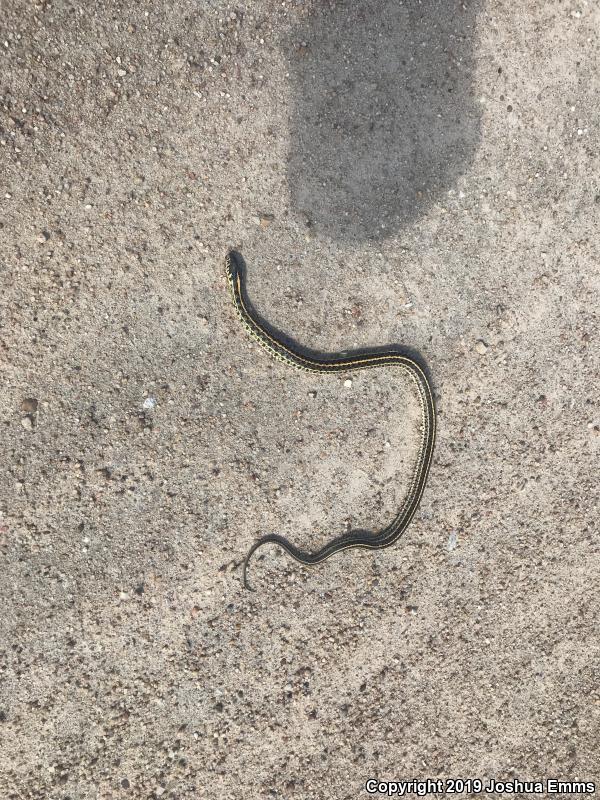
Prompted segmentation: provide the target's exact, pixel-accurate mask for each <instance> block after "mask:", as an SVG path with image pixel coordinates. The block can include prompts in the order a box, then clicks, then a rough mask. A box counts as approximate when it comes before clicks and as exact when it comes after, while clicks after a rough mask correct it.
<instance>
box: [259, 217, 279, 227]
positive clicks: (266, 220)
mask: <svg viewBox="0 0 600 800" xmlns="http://www.w3.org/2000/svg"><path fill="white" fill-rule="evenodd" d="M274 219H275V217H274V216H273V215H272V214H261V215H260V217H259V218H258V224H259V225H260V227H261V228H268V227H269V225H270V224H271V223H272V222H273V220H274Z"/></svg>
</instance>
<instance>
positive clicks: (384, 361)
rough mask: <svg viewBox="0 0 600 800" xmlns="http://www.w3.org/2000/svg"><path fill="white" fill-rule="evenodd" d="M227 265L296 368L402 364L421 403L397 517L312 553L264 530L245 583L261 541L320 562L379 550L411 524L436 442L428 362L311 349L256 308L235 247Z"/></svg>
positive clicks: (263, 332)
mask: <svg viewBox="0 0 600 800" xmlns="http://www.w3.org/2000/svg"><path fill="white" fill-rule="evenodd" d="M225 271H226V275H227V280H228V282H229V285H230V287H231V291H232V295H233V302H234V305H235V309H236V311H237V313H238V316H239V318H240V319H241V321H242V323H243V325H244V327H245V328H246V331H247V332H248V333H249V334H250V336H252V338H254V339H255V340H256V341H258V342H259V343H260V344H261V345H262V347H264V348H265V349H266V350H268V352H269V353H270V354H271V356H273V358H276V359H277V360H278V361H283V362H284V363H286V364H288V365H289V366H292V367H295V368H296V369H301V370H305V371H307V372H317V373H320V374H322V373H328V374H330V373H346V372H356V371H357V370H363V369H371V368H373V367H398V368H400V369H401V370H402V371H403V372H404V373H405V374H406V375H408V376H409V377H410V378H411V379H412V381H413V383H414V385H415V386H416V388H417V392H418V396H419V402H420V405H421V426H420V433H421V438H420V444H419V450H418V453H417V457H416V460H415V463H414V468H413V471H412V477H411V482H410V486H409V489H408V492H407V494H406V496H405V498H404V500H403V502H402V505H401V507H400V509H399V511H398V513H397V514H396V516H395V518H394V519H393V520H392V522H391V523H390V524H389V525H388V526H387V527H386V528H384V529H383V530H381V531H379V532H378V533H376V534H369V533H365V532H364V531H350V532H349V533H346V534H343V535H342V536H338V537H337V538H335V539H333V540H331V541H330V542H328V543H327V544H326V545H324V546H323V547H322V548H321V549H320V550H316V551H315V552H313V553H310V552H306V551H304V550H300V549H299V548H298V547H296V546H295V545H294V544H292V543H291V542H289V541H288V540H287V539H286V538H285V537H283V536H279V535H278V534H268V535H267V536H262V537H261V538H260V539H257V541H256V542H254V544H253V545H252V547H251V548H250V550H249V551H248V554H247V556H246V559H245V561H244V567H243V584H244V587H245V588H246V589H250V586H249V585H248V580H247V569H248V563H249V561H250V558H251V557H252V555H253V554H254V553H255V552H256V550H257V549H258V548H259V547H262V546H263V545H266V544H277V545H279V546H280V547H282V548H283V549H284V550H285V551H286V552H287V553H289V555H290V556H292V558H294V559H296V561H298V562H300V563H301V564H306V565H313V564H319V563H320V562H321V561H325V559H327V558H330V557H331V556H333V555H335V554H336V553H339V552H341V551H342V550H348V549H350V548H352V547H362V548H365V549H368V550H379V549H381V548H384V547H389V546H390V545H392V544H394V543H395V542H396V541H397V540H398V539H399V537H400V536H401V535H402V534H403V533H404V531H405V530H406V528H407V527H408V525H409V524H410V521H411V520H412V518H413V517H414V515H415V512H416V510H417V508H418V506H419V502H420V500H421V497H422V495H423V491H424V489H425V484H426V482H427V476H428V473H429V467H430V465H431V459H432V455H433V448H434V444H435V427H436V415H435V405H434V401H433V394H432V391H431V386H430V384H429V381H428V379H427V376H426V374H425V372H424V371H423V368H422V367H421V366H420V365H419V364H418V363H417V362H416V361H415V360H414V359H413V358H410V357H409V356H407V355H405V354H404V353H402V352H400V351H399V350H395V349H393V348H390V349H386V350H381V351H372V352H368V353H360V354H345V353H340V354H337V355H331V356H326V357H325V356H319V357H316V356H313V355H306V354H304V353H302V352H300V351H299V349H296V348H295V347H294V346H293V345H291V344H290V343H287V342H284V341H282V340H281V339H280V338H278V337H277V336H276V335H275V334H274V333H273V332H272V331H270V330H268V329H267V328H266V327H265V325H264V324H263V323H262V322H261V321H260V320H259V319H258V318H257V316H256V314H255V313H254V312H253V311H252V310H251V307H250V304H249V302H248V297H247V294H246V289H245V281H244V276H243V270H242V262H241V260H239V256H238V255H237V254H236V253H235V252H234V251H230V252H229V253H227V256H226V257H225Z"/></svg>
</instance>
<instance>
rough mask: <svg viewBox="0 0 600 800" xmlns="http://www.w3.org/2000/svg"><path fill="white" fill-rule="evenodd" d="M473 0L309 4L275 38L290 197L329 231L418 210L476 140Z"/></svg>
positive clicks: (452, 176)
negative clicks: (283, 74) (283, 81)
mask: <svg viewBox="0 0 600 800" xmlns="http://www.w3.org/2000/svg"><path fill="white" fill-rule="evenodd" d="M481 2H482V0H474V1H473V0H465V1H464V2H460V1H459V0H421V2H419V1H418V0H405V2H401V1H400V0H396V1H395V2H394V0H348V2H338V3H328V4H326V5H325V4H322V5H321V6H318V7H317V9H316V10H315V11H313V12H312V13H311V14H310V16H308V17H307V19H306V20H305V21H304V22H303V23H302V24H301V25H299V26H297V27H296V28H295V29H294V30H293V31H292V32H291V34H290V36H289V39H288V41H287V42H286V49H287V56H288V63H289V70H290V80H291V82H292V87H293V110H292V115H291V120H290V125H291V135H290V155H289V166H288V180H289V185H290V190H291V195H292V202H293V206H294V207H295V208H296V210H297V211H298V212H300V213H303V214H304V215H305V217H306V220H307V223H308V224H313V225H314V226H315V228H316V229H317V230H319V231H321V232H323V233H325V234H326V235H327V236H329V237H331V238H333V239H347V238H351V239H352V238H357V239H379V238H383V237H386V236H388V235H390V234H391V233H393V232H397V231H398V230H399V229H400V228H401V227H402V226H404V225H406V224H408V223H410V222H413V221H414V220H415V219H417V218H419V216H421V215H422V214H423V213H424V212H425V211H426V209H427V208H428V206H429V205H431V203H433V202H434V201H435V199H436V197H438V196H439V195H440V194H441V193H442V192H444V191H447V190H448V189H449V188H451V187H452V185H453V183H454V182H455V180H456V178H457V177H458V176H459V175H460V174H461V173H462V172H464V170H465V169H466V167H467V166H468V164H469V163H470V161H471V159H472V158H473V154H474V153H475V150H476V148H477V144H478V141H479V128H480V110H479V107H478V103H477V102H476V100H475V98H474V97H473V96H472V93H471V82H472V74H473V69H474V56H473V48H474V46H475V41H476V39H475V35H476V32H475V22H476V15H477V12H478V10H479V8H480V6H481Z"/></svg>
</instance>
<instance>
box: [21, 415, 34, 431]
mask: <svg viewBox="0 0 600 800" xmlns="http://www.w3.org/2000/svg"><path fill="white" fill-rule="evenodd" d="M21 425H22V426H23V427H24V428H25V430H26V431H31V430H33V420H32V419H31V417H21Z"/></svg>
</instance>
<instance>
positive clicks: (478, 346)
mask: <svg viewBox="0 0 600 800" xmlns="http://www.w3.org/2000/svg"><path fill="white" fill-rule="evenodd" d="M475 350H477V352H478V353H479V355H480V356H484V355H485V354H486V353H487V351H488V346H487V344H486V343H485V342H484V341H483V340H482V339H478V340H477V342H476V343H475Z"/></svg>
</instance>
